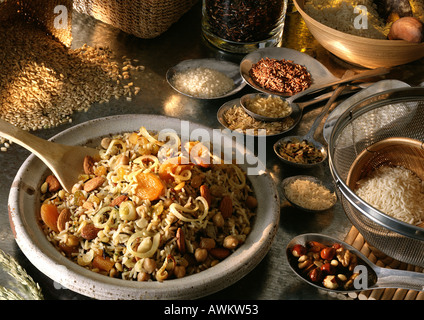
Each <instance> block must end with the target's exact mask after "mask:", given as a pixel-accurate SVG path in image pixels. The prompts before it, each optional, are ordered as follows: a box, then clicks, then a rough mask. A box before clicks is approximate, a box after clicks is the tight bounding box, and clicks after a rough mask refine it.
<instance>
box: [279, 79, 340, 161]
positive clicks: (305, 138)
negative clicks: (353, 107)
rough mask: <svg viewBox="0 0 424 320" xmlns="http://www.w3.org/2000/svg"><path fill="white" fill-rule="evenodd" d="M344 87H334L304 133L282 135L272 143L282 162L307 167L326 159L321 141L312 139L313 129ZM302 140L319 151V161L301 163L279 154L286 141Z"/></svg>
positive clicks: (314, 129) (325, 152)
mask: <svg viewBox="0 0 424 320" xmlns="http://www.w3.org/2000/svg"><path fill="white" fill-rule="evenodd" d="M344 88H345V86H344V85H339V86H338V87H337V88H336V90H334V92H333V94H332V96H331V98H330V99H329V100H328V101H327V103H326V105H325V106H324V108H323V109H322V111H321V113H320V114H319V115H318V117H317V118H316V119H315V121H314V123H313V124H312V127H311V128H310V129H309V131H308V133H307V134H306V135H304V136H288V137H284V138H281V139H280V140H278V141H277V142H276V143H275V144H274V152H275V153H276V154H277V156H278V157H279V158H280V160H281V161H283V162H284V163H287V164H290V165H294V166H297V167H302V168H309V167H312V166H315V165H317V164H320V163H322V162H324V161H325V160H326V159H327V155H328V153H327V150H326V148H325V146H324V145H323V144H322V143H320V142H318V141H316V140H315V139H314V134H315V131H316V129H317V128H318V126H319V124H320V123H321V120H322V119H323V118H324V116H325V115H326V114H327V112H328V110H329V109H330V106H331V105H332V104H333V102H334V101H335V100H336V99H337V97H338V96H339V95H340V94H341V93H342V91H343V90H344ZM302 141H306V142H307V143H308V144H310V145H311V146H313V147H314V148H315V149H316V150H318V151H320V152H321V154H322V158H321V160H320V161H317V162H313V163H303V162H302V163H299V162H294V161H290V160H287V159H285V158H284V157H283V156H282V155H281V153H280V151H279V150H280V148H281V147H282V146H284V145H286V144H287V143H293V142H294V143H295V142H299V143H300V142H302Z"/></svg>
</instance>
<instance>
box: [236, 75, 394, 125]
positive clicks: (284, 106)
mask: <svg viewBox="0 0 424 320" xmlns="http://www.w3.org/2000/svg"><path fill="white" fill-rule="evenodd" d="M388 72H389V69H387V68H377V69H372V70H367V71H363V72H361V73H358V74H354V72H353V71H347V72H346V73H345V75H344V76H343V77H342V78H341V79H339V80H337V81H333V82H330V83H325V84H322V85H320V86H318V87H314V88H310V89H306V90H304V91H303V92H300V93H299V94H296V95H293V96H291V97H289V98H284V97H283V96H281V95H278V94H270V93H249V94H246V95H244V96H242V97H241V98H240V105H241V106H242V107H243V109H244V111H245V112H246V113H247V114H248V115H250V116H251V117H253V118H255V119H256V120H260V121H264V122H273V121H283V120H284V119H285V118H287V117H289V116H290V117H292V118H293V119H295V122H296V123H297V122H298V121H299V120H300V118H301V117H302V113H303V108H304V107H306V106H307V105H309V104H310V103H311V104H312V103H315V102H317V101H314V100H312V101H310V103H308V102H305V103H296V102H295V100H296V99H298V98H300V97H304V96H306V95H308V94H311V93H314V92H317V91H319V90H323V89H326V88H329V87H332V86H334V85H339V86H341V85H347V84H349V83H350V82H352V81H355V80H360V79H365V78H371V77H375V76H380V75H384V74H386V73H388ZM323 96H324V95H323ZM257 99H262V101H265V102H266V99H268V100H269V102H270V103H272V104H274V105H276V106H278V107H279V109H281V110H282V112H281V113H280V114H276V115H267V112H268V111H266V110H262V111H260V112H258V111H257V109H258V108H255V109H252V107H250V106H252V105H255V103H253V102H254V100H257ZM305 104H307V105H305Z"/></svg>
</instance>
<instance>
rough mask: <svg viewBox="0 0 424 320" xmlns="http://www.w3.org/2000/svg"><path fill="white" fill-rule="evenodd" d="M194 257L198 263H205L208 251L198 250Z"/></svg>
mask: <svg viewBox="0 0 424 320" xmlns="http://www.w3.org/2000/svg"><path fill="white" fill-rule="evenodd" d="M194 257H195V258H196V261H197V262H204V261H205V260H206V259H207V258H208V250H206V249H203V248H197V249H196V251H195V252H194Z"/></svg>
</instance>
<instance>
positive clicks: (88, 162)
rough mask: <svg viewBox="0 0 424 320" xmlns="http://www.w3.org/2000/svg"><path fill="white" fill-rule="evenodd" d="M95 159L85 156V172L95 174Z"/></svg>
mask: <svg viewBox="0 0 424 320" xmlns="http://www.w3.org/2000/svg"><path fill="white" fill-rule="evenodd" d="M93 166H94V159H93V157H90V156H85V157H84V161H83V168H84V173H85V174H94V169H93Z"/></svg>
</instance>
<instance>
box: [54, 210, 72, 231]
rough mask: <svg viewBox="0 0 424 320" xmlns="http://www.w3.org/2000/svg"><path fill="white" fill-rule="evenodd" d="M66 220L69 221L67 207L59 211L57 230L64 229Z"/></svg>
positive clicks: (69, 215) (69, 216)
mask: <svg viewBox="0 0 424 320" xmlns="http://www.w3.org/2000/svg"><path fill="white" fill-rule="evenodd" d="M68 221H71V211H70V210H69V209H68V208H65V209H63V210H62V211H61V212H60V214H59V217H58V219H57V229H58V230H59V232H60V231H63V230H65V228H66V223H67V222H68Z"/></svg>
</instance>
